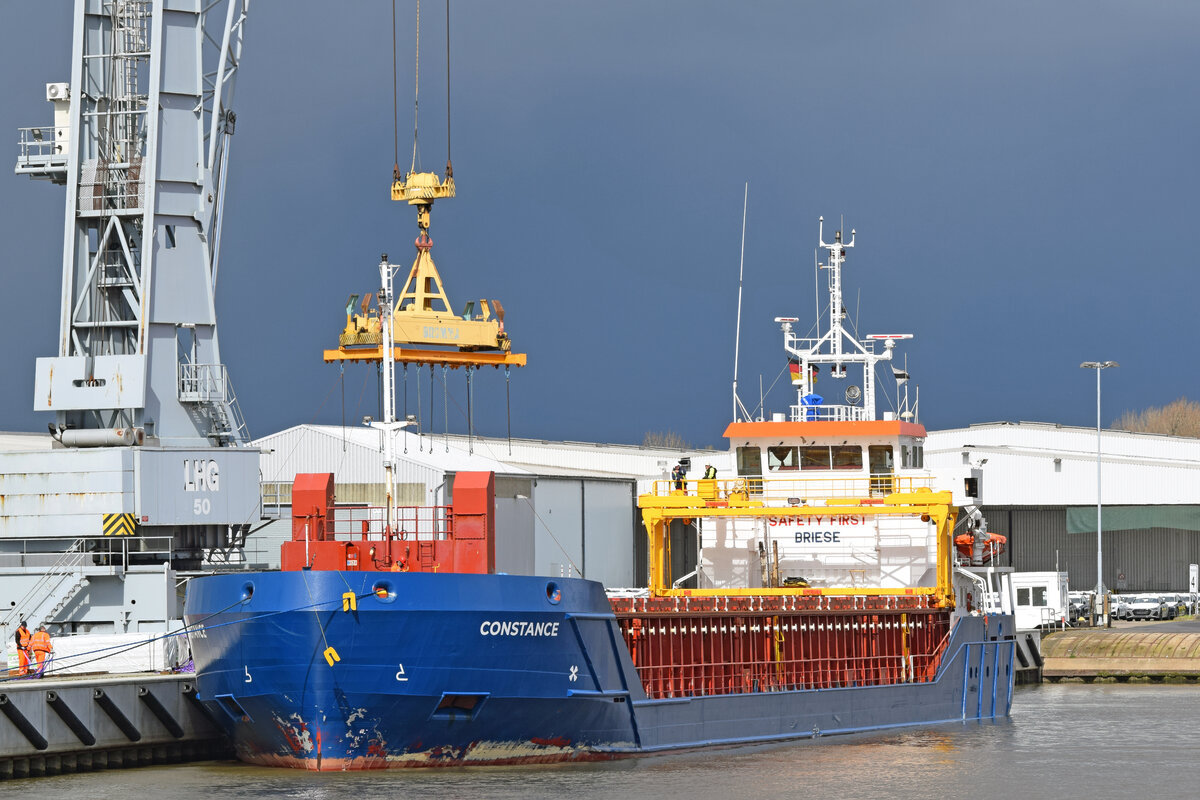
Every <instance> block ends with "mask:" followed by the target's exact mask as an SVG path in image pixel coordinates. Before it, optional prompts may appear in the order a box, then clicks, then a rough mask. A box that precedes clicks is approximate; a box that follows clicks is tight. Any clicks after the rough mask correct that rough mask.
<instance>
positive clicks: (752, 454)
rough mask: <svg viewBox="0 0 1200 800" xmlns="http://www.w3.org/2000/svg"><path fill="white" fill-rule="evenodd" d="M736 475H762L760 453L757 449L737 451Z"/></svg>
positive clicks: (749, 448) (747, 448) (744, 448)
mask: <svg viewBox="0 0 1200 800" xmlns="http://www.w3.org/2000/svg"><path fill="white" fill-rule="evenodd" d="M737 471H738V475H742V476H745V475H755V476H757V475H762V451H761V450H759V449H758V448H757V447H739V448H738V449H737Z"/></svg>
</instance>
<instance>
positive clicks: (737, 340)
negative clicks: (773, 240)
mask: <svg viewBox="0 0 1200 800" xmlns="http://www.w3.org/2000/svg"><path fill="white" fill-rule="evenodd" d="M749 204H750V181H746V190H745V194H744V196H743V197H742V252H741V255H740V256H739V258H738V301H737V329H736V331H735V332H734V335H733V421H734V422H737V421H738V408H739V407H740V408H741V410H742V416H743V417H749V416H750V415H749V414H747V413H746V407H745V406H743V405H742V401H741V400H739V399H738V391H737V381H738V353H739V352H740V348H741V343H742V274H743V273H744V271H745V267H746V208H747V206H748V205H749Z"/></svg>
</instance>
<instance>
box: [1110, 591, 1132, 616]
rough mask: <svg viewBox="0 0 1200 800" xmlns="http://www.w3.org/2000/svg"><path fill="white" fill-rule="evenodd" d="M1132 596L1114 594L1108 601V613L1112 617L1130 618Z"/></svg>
mask: <svg viewBox="0 0 1200 800" xmlns="http://www.w3.org/2000/svg"><path fill="white" fill-rule="evenodd" d="M1132 604H1133V598H1132V597H1130V596H1129V595H1127V594H1114V595H1113V596H1112V598H1111V599H1110V601H1109V613H1110V614H1111V615H1112V617H1113V619H1132V618H1133V616H1132V610H1131V607H1132Z"/></svg>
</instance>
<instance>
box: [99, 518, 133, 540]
mask: <svg viewBox="0 0 1200 800" xmlns="http://www.w3.org/2000/svg"><path fill="white" fill-rule="evenodd" d="M136 534H137V521H136V520H135V519H134V518H133V514H105V515H104V535H105V536H134V535H136Z"/></svg>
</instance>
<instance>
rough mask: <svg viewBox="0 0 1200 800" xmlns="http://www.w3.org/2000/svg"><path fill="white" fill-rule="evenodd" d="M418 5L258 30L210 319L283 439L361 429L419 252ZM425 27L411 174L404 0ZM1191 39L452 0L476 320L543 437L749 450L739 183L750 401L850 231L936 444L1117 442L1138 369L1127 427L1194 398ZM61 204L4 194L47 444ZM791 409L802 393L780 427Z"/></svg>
mask: <svg viewBox="0 0 1200 800" xmlns="http://www.w3.org/2000/svg"><path fill="white" fill-rule="evenodd" d="M70 5H71V4H69V3H67V2H54V3H38V4H12V5H11V6H10V7H8V6H6V8H5V14H6V24H5V26H4V29H3V33H0V36H2V38H3V47H0V71H2V72H3V74H5V75H7V76H8V78H6V80H5V81H4V89H3V95H2V97H0V131H7V132H8V136H9V141H10V142H13V143H14V144H13V145H12V146H11V147H10V151H9V153H8V156H7V161H5V162H4V163H8V164H10V165H11V163H12V162H13V161H15V158H16V147H15V141H16V131H15V129H16V128H17V127H18V126H23V125H35V124H39V123H43V122H46V121H48V120H49V119H50V106H49V105H48V104H47V103H45V101H44V99H43V98H44V84H45V82H47V81H51V80H66V79H67V76H68V69H69V64H68V62H69V55H70V52H69V51H70V20H69V18H70ZM346 9H352V11H347V10H346ZM390 13H391V12H390V4H388V3H386V2H383V1H382V0H376V1H375V2H365V1H363V2H359V1H358V0H356V1H355V2H351V3H317V2H307V1H306V2H290V1H289V2H281V1H280V0H258V2H256V3H255V4H254V5H253V6H252V8H251V18H250V20H249V25H248V28H247V44H246V54H245V58H244V62H243V69H242V72H241V74H240V77H239V82H238V86H237V97H236V101H235V104H234V105H235V109H236V111H237V112H238V127H237V134H236V136H235V139H234V145H233V151H232V161H231V166H230V171H231V176H232V177H231V181H230V187H231V188H230V191H231V197H230V201H229V209H230V213H229V216H228V217H227V218H226V223H225V229H224V241H223V250H222V264H221V274H220V277H221V283H220V286H219V290H218V291H219V296H218V300H217V307H218V313H219V315H220V330H221V343H222V348H223V355H224V360H225V362H226V363H227V364H228V366H229V368H230V370H231V373H232V376H233V380H234V383H235V386H236V388H237V391H238V395H239V397H240V399H241V403H242V408H243V411H244V413H245V416H246V418H247V420H248V422H249V425H250V428H251V432H252V433H253V434H254V435H263V434H266V433H269V432H272V431H275V430H278V429H281V428H284V427H287V426H289V425H293V424H297V423H302V422H310V421H314V420H315V421H319V422H337V421H339V420H340V418H341V399H340V398H341V393H340V389H339V386H338V372H337V367H335V366H330V365H325V364H323V363H322V361H321V350H322V349H324V348H325V347H331V346H334V344H335V343H336V337H337V334H338V332H339V331H340V329H341V326H342V324H343V322H344V315H343V308H344V303H345V299H346V296H347V295H349V294H350V293H351V292H365V291H369V290H373V289H374V288H375V284H376V283H377V278H376V274H377V273H376V271H375V267H376V264H377V262H378V257H379V254H380V253H381V252H384V251H386V252H388V253H389V254H391V256H392V261H394V262H397V263H404V264H407V263H408V262H409V261H410V260H411V257H412V245H411V242H412V240H413V237H414V234H415V222H414V216H413V214H412V212H411V211H410V209H409V208H408V207H407V206H405V205H401V204H394V203H392V202H391V201H390V200H389V199H388V186H389V183H390V179H391V167H392V161H393V134H392V103H391V87H392V81H391V36H390V33H389V24H390ZM423 13H424V16H425V19H426V23H427V24H426V26H424V28H423V31H422V35H423V47H424V51H425V52H424V53H423V59H422V76H423V82H422V119H421V154H422V157H423V160H422V163H423V165H424V166H425V168H427V169H428V168H436V169H438V170H439V171H440V169H441V167H442V165H443V164H444V162H445V107H444V90H445V85H444V39H443V38H442V37H443V35H444V29H443V14H444V11H443V9H442V6H441V5H440V4H437V3H431V2H426V3H425V5H424V7H423ZM399 14H400V56H399V61H400V78H399V80H400V87H401V90H400V94H401V98H400V129H401V132H400V138H401V144H400V151H401V156H400V159H401V163H402V165H403V166H405V167H407V165H408V162H409V160H410V157H411V150H410V147H411V129H412V80H413V79H412V72H413V63H412V61H413V59H412V18H413V8H412V5H411V3H409V2H400V3H399ZM1198 29H1200V5H1198V4H1196V3H1194V2H1190V1H1185V2H1154V3H1127V2H1093V1H1091V0H1089V1H1088V2H1082V1H1080V2H1057V3H1045V2H1006V3H991V4H986V5H985V4H979V3H958V2H914V3H886V4H885V3H877V2H862V3H855V2H850V3H838V4H828V3H747V4H729V3H692V2H688V3H684V2H671V3H650V4H647V3H641V2H636V3H626V2H610V3H590V4H585V3H561V2H549V1H547V2H541V3H519V4H515V3H482V2H480V3H467V2H456V3H454V4H453V7H452V42H453V65H452V69H453V75H452V85H453V89H454V97H453V109H452V113H453V121H452V125H453V134H454V135H453V157H454V166H455V179H456V182H457V184H458V192H459V196H458V197H457V198H455V199H454V200H450V201H446V202H443V203H439V204H438V205H437V207H436V208H435V209H434V212H433V227H432V236H433V239H434V241H435V246H434V249H433V255H434V258H435V260H436V261H437V264H438V266H439V268H440V270H441V272H442V275H443V278H444V280H445V282H446V287H447V292H448V294H449V295H450V298H451V300H452V301H453V302H454V304H455V305H456V306H461V305H462V304H463V303H465V301H466V300H468V299H472V298H478V297H496V298H499V299H500V300H501V301H502V302H503V303H504V306H505V308H506V310H507V313H508V317H507V323H508V329H509V331H510V332H511V334H512V337H513V340H514V342H515V344H516V347H517V349H519V350H522V351H524V352H527V353H528V354H529V364H530V365H529V367H527V368H526V369H524V370H519V371H516V372H514V374H513V381H512V406H513V433H514V435H518V436H529V437H537V438H547V439H562V438H565V439H582V440H598V441H614V442H640V441H641V439H642V436H643V434H644V433H645V432H646V431H651V430H674V431H676V432H678V433H680V434H681V435H682V436H683V437H684V438H685V439H687V440H688V441H689V442H691V443H693V444H697V445H703V444H715V445H718V446H724V440H722V439H721V438H720V434H721V431H722V430H723V428H724V425H725V424H726V422H727V421H728V419H729V414H730V399H729V383H730V380H731V377H732V361H733V340H734V323H735V310H736V293H737V267H738V246H739V236H740V228H741V211H742V187H743V184H744V182H745V181H749V182H750V209H749V222H748V228H747V239H746V288H745V297H744V305H743V330H742V374H741V381H742V385H743V387H746V389H747V391H746V392H744V395H756V394H757V388H756V387H757V382H758V375H759V374H760V373H761V374H762V375H763V376H764V380H765V382H766V383H767V384H768V385H769V384H770V383H771V382H772V381H773V380H774V379H775V377H776V375H777V374H778V373H779V371H780V369H781V368H782V367H783V366H784V363H785V358H784V354H783V351H782V349H781V346H780V339H779V336H778V328H777V326H776V325H775V323H774V322H772V319H773V318H774V317H776V316H798V317H800V318H801V321H802V322H801V324H800V325H799V326H798V327H799V329H800V330H801V331H804V330H807V328H808V325H809V324H810V323H811V320H812V316H813V314H814V297H813V293H814V289H813V274H812V251H813V246H814V245H815V242H816V220H817V217H818V216H819V215H821V214H823V215H824V216H825V218H826V220H827V221H836V220H837V219H838V218H839V217H840V216H842V215H844V216H845V220H846V227H847V228H850V227H854V228H857V230H858V244H857V245H856V247H855V250H854V251H852V253H851V259H850V261H849V262H848V267H847V270H846V275H845V280H846V284H847V289H846V297H847V306H848V307H850V308H851V309H853V308H855V307H858V308H859V318H860V321H861V328H862V330H863V331H864V332H895V331H901V330H902V331H905V332H912V333H914V334H916V339H915V340H914V341H912V342H910V343H908V344H907V345H906V346H905V347H904V348H903V352H905V353H907V354H908V364H909V369H910V372H912V374H913V378H914V380H915V382H917V383H919V385H920V387H921V412H922V421H923V422H924V423H925V424H926V425H927V426H928V427H931V428H945V427H955V426H961V425H967V424H969V423H972V422H984V421H993V420H1000V419H1009V420H1017V419H1022V420H1041V421H1050V422H1062V423H1067V424H1082V425H1088V424H1094V422H1095V378H1094V376H1093V374H1092V373H1091V372H1090V371H1089V372H1085V371H1083V370H1080V369H1079V367H1078V365H1079V362H1080V361H1084V360H1093V359H1100V360H1107V359H1112V360H1116V361H1119V362H1121V368H1120V369H1117V370H1111V371H1108V372H1106V373H1105V376H1104V398H1105V402H1104V408H1105V412H1104V421H1105V424H1106V425H1107V424H1108V423H1109V422H1111V421H1112V419H1114V418H1115V417H1116V416H1118V415H1119V414H1120V413H1121V412H1122V411H1124V410H1127V409H1140V408H1143V407H1145V406H1148V405H1161V404H1164V403H1167V402H1170V401H1171V400H1174V399H1175V398H1177V397H1180V396H1184V395H1186V396H1189V397H1192V398H1198V397H1200V386H1198V384H1200V377H1198V375H1197V371H1196V370H1195V369H1194V367H1193V363H1194V360H1195V359H1194V357H1193V353H1194V351H1195V349H1196V343H1195V341H1194V336H1193V335H1192V329H1191V328H1190V327H1188V326H1189V324H1190V323H1189V322H1188V321H1189V320H1194V319H1195V317H1196V315H1197V311H1196V302H1197V301H1196V298H1197V297H1200V273H1198V271H1197V269H1196V266H1197V257H1196V255H1195V253H1196V250H1197V242H1196V236H1195V233H1194V231H1195V228H1196V225H1195V220H1196V219H1197V218H1200V195H1198V192H1197V186H1198V185H1200V166H1198V159H1197V150H1196V148H1197V142H1198V141H1200V139H1198V136H1197V132H1198V131H1200V103H1198V102H1197V98H1198V96H1200V94H1198V92H1197V88H1198V84H1200V79H1198V78H1197V76H1198V75H1200V48H1198V47H1197V46H1196V34H1197V30H1198ZM5 169H6V170H7V169H11V167H6V168H5ZM63 200H64V198H63V189H62V188H61V187H55V186H51V185H49V184H44V183H32V182H30V181H28V180H27V179H25V178H18V177H16V176H13V175H11V174H9V175H8V177H3V174H2V173H0V208H2V209H3V217H2V218H3V235H4V241H5V245H6V246H5V247H4V251H3V252H4V255H3V258H4V260H5V262H6V265H5V270H4V272H5V279H6V280H5V286H6V291H5V292H4V293H3V296H4V312H3V314H0V326H2V327H0V335H2V336H3V341H4V342H5V344H6V352H7V355H5V356H4V373H5V375H6V376H7V377H6V379H5V380H4V381H3V382H0V415H2V416H0V419H2V420H3V422H2V423H0V428H4V429H9V430H41V429H44V427H45V423H46V422H47V421H49V417H48V416H47V415H42V414H35V413H34V412H33V411H32V410H31V408H32V394H33V359H34V358H35V356H39V355H53V354H54V352H55V350H54V348H55V341H56V333H55V332H56V329H57V324H58V318H59V313H60V309H59V291H60V279H61V252H60V247H61V241H62V224H63V222H62V213H63ZM822 284H823V281H822ZM860 290H861V301H859V292H860ZM860 302H861V305H859V303H860ZM852 313H853V311H852ZM370 374H371V375H373V372H372V373H370ZM367 375H368V371H367V368H366V367H363V366H350V367H347V370H346V378H345V396H346V408H347V410H346V414H347V418H348V419H351V420H357V419H359V418H360V417H361V416H362V414H363V413H372V412H373V409H372V408H371V406H373V404H374V400H373V397H374V394H373V393H374V388H373V386H374V383H373V380H374V379H373V377H372V378H371V379H370V382H369V385H368V388H367V389H366V390H365V396H364V388H363V387H364V385H365V382H364V378H366V377H367ZM451 380H452V391H453V392H454V402H452V404H451V417H452V429H455V430H462V429H464V422H463V418H462V414H461V412H459V411H458V410H457V408H456V404H457V405H458V406H461V407H463V408H465V399H464V392H463V384H464V380H463V378H462V376H461V375H460V374H457V373H452V375H451ZM888 383H890V381H888ZM424 391H425V392H426V393H427V392H428V385H427V384H426V386H425V390H424ZM438 391H439V394H438V396H437V400H436V405H437V407H438V422H437V427H438V429H439V430H440V429H441V427H442V423H441V405H442V403H441V397H440V388H439V390H438ZM426 396H427V394H426ZM360 397H362V400H361V401H360ZM792 398H793V395H792V394H791V391H790V387H785V386H784V385H783V383H782V382H781V384H780V386H778V387H777V388H776V389H775V391H774V392H773V393H772V394H771V395H769V396H768V400H767V407H768V410H771V409H775V410H782V409H783V408H784V407H785V406H786V405H787V403H788V402H790V401H791V400H792ZM746 399H747V400H749V397H746ZM476 400H477V408H478V413H477V415H476V422H477V427H478V429H480V430H481V431H482V432H484V433H488V434H495V435H503V433H504V381H503V375H502V374H499V373H495V374H493V373H491V372H490V371H488V372H485V373H484V374H482V375H481V376H480V378H479V380H478V383H477V385H476ZM409 402H410V410H412V409H411V406H412V405H413V404H415V400H414V399H413V398H412V396H411V395H410V401H409ZM423 402H424V401H423ZM884 407H886V404H884Z"/></svg>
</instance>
